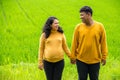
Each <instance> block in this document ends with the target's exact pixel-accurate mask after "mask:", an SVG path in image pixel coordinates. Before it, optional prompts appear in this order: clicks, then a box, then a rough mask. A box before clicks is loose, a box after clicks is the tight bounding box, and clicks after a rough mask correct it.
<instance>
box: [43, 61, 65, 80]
mask: <svg viewBox="0 0 120 80" xmlns="http://www.w3.org/2000/svg"><path fill="white" fill-rule="evenodd" d="M63 69H64V60H61V61H58V62H56V63H52V62H48V61H45V60H44V70H45V74H46V78H47V80H61V78H62V72H63Z"/></svg>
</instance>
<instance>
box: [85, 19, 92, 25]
mask: <svg viewBox="0 0 120 80" xmlns="http://www.w3.org/2000/svg"><path fill="white" fill-rule="evenodd" d="M93 23H94V21H93V20H92V19H89V20H88V21H87V22H86V23H85V24H86V25H87V26H91V25H92V24H93Z"/></svg>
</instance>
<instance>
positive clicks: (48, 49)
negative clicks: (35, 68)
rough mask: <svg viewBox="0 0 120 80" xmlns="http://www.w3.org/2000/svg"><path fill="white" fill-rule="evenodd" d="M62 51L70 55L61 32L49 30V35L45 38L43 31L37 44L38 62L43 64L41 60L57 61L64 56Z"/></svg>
mask: <svg viewBox="0 0 120 80" xmlns="http://www.w3.org/2000/svg"><path fill="white" fill-rule="evenodd" d="M64 52H65V53H66V54H67V55H68V57H70V54H71V53H70V50H69V48H68V47H67V44H66V38H65V35H64V34H63V33H60V32H58V31H51V34H50V36H49V37H48V38H47V39H46V38H45V33H43V34H42V35H41V37H40V45H39V57H38V60H39V64H43V60H46V61H49V62H57V61H60V60H62V59H63V58H64Z"/></svg>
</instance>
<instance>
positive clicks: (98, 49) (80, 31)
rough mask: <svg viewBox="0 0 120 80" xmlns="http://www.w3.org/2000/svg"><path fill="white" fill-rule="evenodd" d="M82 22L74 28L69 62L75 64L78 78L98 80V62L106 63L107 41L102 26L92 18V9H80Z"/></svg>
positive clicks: (87, 7)
mask: <svg viewBox="0 0 120 80" xmlns="http://www.w3.org/2000/svg"><path fill="white" fill-rule="evenodd" d="M80 18H81V20H82V23H80V24H78V25H77V26H76V28H75V31H74V35H73V42H72V51H71V53H72V54H71V57H72V59H71V63H72V64H75V63H76V65H77V71H78V76H79V80H87V77H88V74H89V77H90V80H98V76H99V69H100V62H101V63H102V65H105V64H106V57H107V53H108V50H107V43H106V32H105V29H104V26H103V25H102V24H101V23H99V22H97V21H94V20H93V19H92V9H91V8H90V7H89V6H84V7H82V8H81V9H80Z"/></svg>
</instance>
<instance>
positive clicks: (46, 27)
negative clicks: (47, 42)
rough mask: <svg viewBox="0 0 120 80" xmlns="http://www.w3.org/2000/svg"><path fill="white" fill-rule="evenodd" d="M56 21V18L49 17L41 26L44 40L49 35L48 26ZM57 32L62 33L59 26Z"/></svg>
mask: <svg viewBox="0 0 120 80" xmlns="http://www.w3.org/2000/svg"><path fill="white" fill-rule="evenodd" d="M55 19H57V18H56V17H49V18H48V19H47V21H46V23H45V25H44V26H43V33H45V38H48V37H49V35H50V33H51V29H52V27H51V26H50V25H52V23H53V22H54V20H55ZM57 31H58V32H60V33H63V30H62V28H61V27H60V26H59V27H58V30H57Z"/></svg>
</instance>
